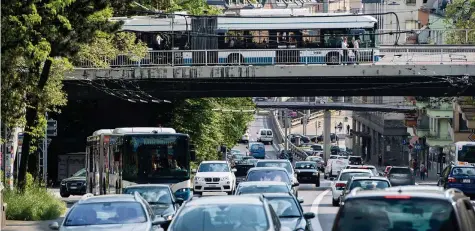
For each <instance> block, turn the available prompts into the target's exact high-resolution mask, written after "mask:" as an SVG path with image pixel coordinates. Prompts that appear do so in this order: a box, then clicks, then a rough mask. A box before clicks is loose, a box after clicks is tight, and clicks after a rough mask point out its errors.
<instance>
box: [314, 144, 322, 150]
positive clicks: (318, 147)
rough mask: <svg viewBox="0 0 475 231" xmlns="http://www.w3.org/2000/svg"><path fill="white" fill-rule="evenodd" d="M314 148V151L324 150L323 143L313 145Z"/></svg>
mask: <svg viewBox="0 0 475 231" xmlns="http://www.w3.org/2000/svg"><path fill="white" fill-rule="evenodd" d="M312 149H313V150H314V151H322V150H323V147H322V146H321V145H312Z"/></svg>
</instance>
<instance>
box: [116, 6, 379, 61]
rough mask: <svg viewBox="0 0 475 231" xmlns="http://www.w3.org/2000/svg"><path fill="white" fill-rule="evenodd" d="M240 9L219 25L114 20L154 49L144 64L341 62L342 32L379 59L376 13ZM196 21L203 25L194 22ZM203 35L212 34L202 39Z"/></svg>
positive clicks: (365, 55) (362, 56)
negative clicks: (122, 23) (235, 14)
mask: <svg viewBox="0 0 475 231" xmlns="http://www.w3.org/2000/svg"><path fill="white" fill-rule="evenodd" d="M238 14H239V15H238V16H242V17H237V16H235V17H217V18H215V20H216V21H217V22H216V27H215V28H214V29H209V28H205V27H207V26H208V27H209V25H208V24H206V26H204V24H196V25H195V24H193V23H192V22H193V19H192V18H191V17H188V16H182V15H180V16H178V15H177V16H175V17H168V18H160V17H151V16H138V17H132V18H113V19H112V20H116V21H119V20H122V21H124V25H123V26H122V30H123V31H129V32H135V33H136V35H137V36H138V37H139V39H141V40H142V41H144V42H146V43H147V44H148V46H149V48H150V50H151V53H150V56H149V57H147V58H146V59H144V60H143V61H142V63H141V65H147V64H162V65H169V64H170V63H171V62H173V63H174V64H175V65H180V64H181V65H195V64H204V62H206V63H207V64H229V65H232V64H236V65H245V64H251V65H274V64H339V63H340V62H341V61H342V58H343V52H342V51H341V50H340V48H341V41H342V38H343V37H347V38H348V42H349V43H351V40H352V38H359V39H360V45H359V46H360V49H361V50H359V52H358V60H359V61H367V62H373V61H378V60H379V50H378V41H377V38H378V36H376V35H377V33H378V30H377V28H378V26H377V19H376V18H374V17H372V16H368V15H358V14H351V15H350V14H346V13H325V14H322V13H320V14H311V13H309V11H308V10H307V9H299V10H298V11H297V10H296V9H243V10H240V11H239V13H238ZM210 18H212V17H210ZM197 25H198V26H200V27H203V28H204V29H202V28H193V27H198V26H197ZM200 29H202V30H200ZM206 31H212V32H206ZM203 37H207V38H208V40H202V38H203ZM200 39H201V40H200ZM193 41H195V42H193ZM197 41H200V42H197ZM206 41H207V42H206ZM204 43H208V44H212V46H214V48H213V49H210V48H207V49H206V51H204V50H205V49H203V48H202V47H201V46H203V44H204ZM171 50H173V51H171ZM187 50H193V51H187ZM203 52H205V53H206V55H205V56H203ZM172 53H173V55H172ZM352 54H353V57H354V53H352V52H351V51H350V52H349V56H351V55H352ZM171 59H173V60H171ZM205 59H206V60H205Z"/></svg>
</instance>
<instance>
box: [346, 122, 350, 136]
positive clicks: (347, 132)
mask: <svg viewBox="0 0 475 231" xmlns="http://www.w3.org/2000/svg"><path fill="white" fill-rule="evenodd" d="M346 134H350V125H349V124H348V125H346Z"/></svg>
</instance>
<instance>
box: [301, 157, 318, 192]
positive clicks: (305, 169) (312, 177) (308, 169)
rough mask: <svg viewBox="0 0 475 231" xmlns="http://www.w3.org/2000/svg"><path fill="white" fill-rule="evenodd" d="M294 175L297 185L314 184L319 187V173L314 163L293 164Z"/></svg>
mask: <svg viewBox="0 0 475 231" xmlns="http://www.w3.org/2000/svg"><path fill="white" fill-rule="evenodd" d="M295 173H297V180H298V181H299V183H303V184H315V186H317V187H320V171H318V169H317V165H316V163H315V162H314V161H298V162H295Z"/></svg>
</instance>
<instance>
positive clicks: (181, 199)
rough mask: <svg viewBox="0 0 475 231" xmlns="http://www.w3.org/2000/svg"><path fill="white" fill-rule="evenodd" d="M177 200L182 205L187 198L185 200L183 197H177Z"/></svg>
mask: <svg viewBox="0 0 475 231" xmlns="http://www.w3.org/2000/svg"><path fill="white" fill-rule="evenodd" d="M175 201H176V203H177V204H179V205H182V204H183V202H185V200H183V198H175Z"/></svg>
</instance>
